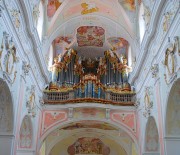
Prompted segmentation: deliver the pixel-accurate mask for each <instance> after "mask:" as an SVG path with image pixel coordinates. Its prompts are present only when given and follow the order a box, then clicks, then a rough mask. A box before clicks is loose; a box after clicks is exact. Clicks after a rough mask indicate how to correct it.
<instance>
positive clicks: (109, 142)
mask: <svg viewBox="0 0 180 155" xmlns="http://www.w3.org/2000/svg"><path fill="white" fill-rule="evenodd" d="M82 133H83V134H82ZM91 134H93V135H91ZM84 138H90V139H91V138H92V139H99V140H101V141H102V142H103V141H105V142H106V146H110V145H111V147H110V148H111V149H110V154H115V153H116V151H117V150H116V149H119V150H120V151H121V152H120V153H121V154H122V155H130V152H129V151H128V148H125V146H124V145H122V143H121V142H119V141H117V140H114V139H112V138H111V137H110V136H109V135H106V136H102V135H101V133H100V132H97V133H92V132H83V130H80V131H75V132H73V133H70V134H69V135H67V136H65V137H60V139H59V141H57V143H54V144H55V145H53V146H51V147H50V148H49V150H48V151H47V153H46V154H49V153H50V152H52V150H53V149H55V148H57V146H58V145H59V144H62V143H63V142H64V140H65V141H66V140H67V139H71V140H72V141H73V142H76V140H78V139H84ZM73 142H72V143H71V144H70V145H69V146H72V144H73ZM113 145H116V147H114V148H112V146H113ZM125 145H127V143H126V144H125ZM59 146H61V145H59ZM117 147H118V148H117Z"/></svg>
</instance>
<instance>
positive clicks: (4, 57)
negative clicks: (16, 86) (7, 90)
mask: <svg viewBox="0 0 180 155" xmlns="http://www.w3.org/2000/svg"><path fill="white" fill-rule="evenodd" d="M17 62H18V58H17V57H16V47H15V43H14V41H13V38H12V37H11V38H10V36H9V34H8V33H7V32H5V31H4V32H3V39H2V43H1V47H0V70H1V71H3V78H4V79H5V80H7V82H8V83H10V84H13V83H14V82H15V80H16V74H17V71H16V70H15V69H16V63H17Z"/></svg>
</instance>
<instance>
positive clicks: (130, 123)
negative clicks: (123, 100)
mask: <svg viewBox="0 0 180 155" xmlns="http://www.w3.org/2000/svg"><path fill="white" fill-rule="evenodd" d="M111 120H112V121H113V122H116V123H118V124H121V125H123V126H125V127H126V128H127V129H129V131H130V132H132V133H133V134H134V135H136V130H137V129H136V116H135V113H134V112H126V111H119V112H118V111H112V112H111Z"/></svg>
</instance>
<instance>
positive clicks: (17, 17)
mask: <svg viewBox="0 0 180 155" xmlns="http://www.w3.org/2000/svg"><path fill="white" fill-rule="evenodd" d="M11 15H12V19H13V22H14V25H15V27H16V28H20V25H21V22H20V10H18V9H12V10H11Z"/></svg>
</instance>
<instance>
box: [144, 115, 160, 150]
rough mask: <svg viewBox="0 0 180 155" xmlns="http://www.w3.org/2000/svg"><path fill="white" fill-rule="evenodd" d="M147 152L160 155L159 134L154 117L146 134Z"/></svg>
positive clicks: (148, 122) (150, 120)
mask: <svg viewBox="0 0 180 155" xmlns="http://www.w3.org/2000/svg"><path fill="white" fill-rule="evenodd" d="M145 134H146V135H145V152H148V153H150V152H151V153H158V152H159V133H158V128H157V125H156V122H155V119H154V117H152V116H150V117H149V119H148V121H147V125H146V132H145Z"/></svg>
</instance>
